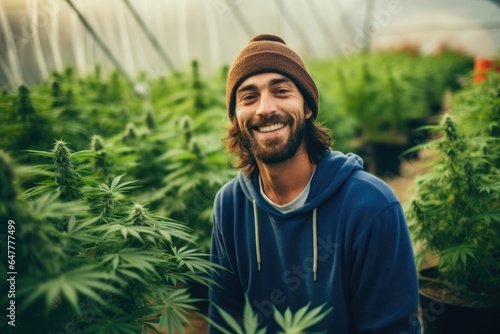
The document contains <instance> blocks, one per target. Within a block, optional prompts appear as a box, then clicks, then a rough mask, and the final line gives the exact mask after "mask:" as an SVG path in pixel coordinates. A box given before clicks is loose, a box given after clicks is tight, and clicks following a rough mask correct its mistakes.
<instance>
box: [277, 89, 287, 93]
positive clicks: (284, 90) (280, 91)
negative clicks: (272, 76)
mask: <svg viewBox="0 0 500 334" xmlns="http://www.w3.org/2000/svg"><path fill="white" fill-rule="evenodd" d="M286 93H288V89H285V88H281V89H277V90H276V94H286Z"/></svg>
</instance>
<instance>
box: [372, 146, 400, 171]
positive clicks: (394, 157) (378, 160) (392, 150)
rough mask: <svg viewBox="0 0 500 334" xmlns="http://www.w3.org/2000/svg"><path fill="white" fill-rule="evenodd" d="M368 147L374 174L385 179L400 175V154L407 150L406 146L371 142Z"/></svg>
mask: <svg viewBox="0 0 500 334" xmlns="http://www.w3.org/2000/svg"><path fill="white" fill-rule="evenodd" d="M368 146H369V148H368V150H369V155H370V156H371V158H372V159H371V160H372V162H373V172H374V173H375V174H377V175H379V176H386V177H390V176H398V175H400V169H399V168H400V166H401V160H402V157H401V154H402V153H403V152H404V151H405V150H406V149H407V148H408V146H407V145H406V144H400V143H377V142H372V143H369V144H368Z"/></svg>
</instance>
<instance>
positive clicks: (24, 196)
mask: <svg viewBox="0 0 500 334" xmlns="http://www.w3.org/2000/svg"><path fill="white" fill-rule="evenodd" d="M358 57H359V58H353V59H351V60H350V61H348V60H346V59H343V60H334V61H331V62H330V63H325V64H323V65H321V66H322V67H324V70H322V71H319V69H320V67H318V66H320V64H319V63H316V64H311V65H310V68H311V71H312V72H313V76H314V77H315V79H316V80H317V81H318V86H319V89H320V92H321V104H322V107H321V113H320V121H322V122H324V123H325V124H326V125H327V126H328V127H330V128H331V129H332V130H333V132H334V138H335V139H336V141H337V142H336V145H335V148H336V149H338V150H342V151H345V152H348V151H359V150H360V146H359V142H358V141H357V139H358V138H359V135H360V134H361V135H366V131H363V130H360V129H361V128H360V124H364V123H363V122H362V121H361V120H360V118H359V115H357V112H358V111H361V110H362V108H361V107H360V108H359V109H356V112H350V111H349V109H348V106H347V105H346V103H345V101H347V100H348V99H347V96H349V100H350V99H351V98H354V99H358V102H363V101H364V102H365V103H367V102H368V101H369V98H371V97H370V96H371V95H369V94H368V93H367V92H371V91H372V90H373V89H374V87H376V88H377V87H379V85H380V83H381V82H384V80H386V78H387V77H384V76H382V78H385V79H380V77H379V74H380V73H376V72H375V70H370V74H368V76H367V74H366V73H368V72H367V71H365V69H367V68H370V69H372V68H373V69H375V68H379V67H380V66H379V65H380V64H381V63H384V62H389V63H398V62H399V63H401V64H406V65H404V66H403V65H401V66H402V67H401V69H399V67H396V66H395V67H394V72H395V71H399V70H400V71H401V73H403V74H404V75H403V74H401V75H399V76H394V78H393V79H391V80H392V81H391V80H390V81H391V82H392V84H391V85H393V87H394V89H393V90H392V91H390V92H391V93H390V94H387V93H386V91H385V89H381V90H380V94H382V93H384V92H385V93H386V95H385V96H386V97H387V96H392V95H391V94H395V95H397V96H399V97H400V98H401V100H402V101H406V100H411V98H410V97H404V96H405V94H407V93H408V92H413V90H414V91H420V89H422V84H421V83H422V82H423V81H425V80H430V79H429V78H427V79H425V80H424V79H419V80H422V82H421V81H419V80H417V79H415V78H413V79H412V72H411V71H410V70H409V68H410V64H411V63H412V61H413V62H414V65H413V66H414V67H415V68H420V66H422V71H424V68H425V66H424V65H423V64H424V63H425V62H426V61H427V60H425V59H424V58H422V57H417V56H415V55H413V56H411V57H410V56H408V55H406V54H402V55H396V54H390V55H380V56H373V58H370V57H369V56H366V55H359V56H358ZM436 57H438V56H436ZM456 57H458V58H459V59H462V58H460V57H462V56H456ZM438 58H439V57H438ZM383 59H385V60H383ZM403 59H407V60H406V61H403ZM410 59H411V60H412V61H410ZM448 61H449V60H448ZM436 62H438V61H436ZM420 63H422V65H415V64H420ZM457 63H458V61H457ZM360 64H361V65H360ZM405 66H406V67H408V70H405V71H406V72H405V71H404V70H402V68H404V67H405ZM342 68H343V69H344V70H343V71H345V74H344V77H352V78H354V77H356V75H357V74H356V75H355V74H354V73H358V74H359V73H362V75H363V76H361V77H356V78H357V79H356V82H357V84H358V88H359V89H361V91H362V92H360V94H361V95H359V96H350V95H345V96H344V97H343V95H342V94H345V92H347V91H348V88H347V87H348V86H349V85H350V84H351V82H350V81H349V82H347V81H346V82H345V83H343V84H342V85H334V83H335V81H337V80H338V79H339V78H340V77H337V74H338V73H340V71H341V70H340V69H342ZM359 69H361V70H362V71H361V72H359V71H358V70H359ZM397 69H399V70H397ZM332 71H333V72H332ZM382 72H383V71H382ZM457 72H460V70H459V67H458V65H457V66H456V67H453V69H450V70H449V72H447V73H448V74H447V75H449V77H453V76H454V75H455V74H454V73H457ZM332 73H334V74H335V75H334V76H332ZM426 73H427V72H426ZM226 76H227V67H224V68H222V69H221V72H220V73H219V75H217V76H215V77H210V78H209V77H203V76H202V75H201V74H200V70H199V66H198V63H197V62H193V63H192V66H191V71H190V72H186V73H175V74H172V75H169V76H154V75H150V74H147V73H142V74H139V75H138V76H137V77H136V80H135V81H136V84H135V85H134V86H133V87H131V86H130V85H129V84H128V82H127V80H125V79H124V78H123V77H122V76H121V75H120V74H119V73H116V72H113V73H111V74H109V75H104V74H103V73H102V72H101V70H100V68H99V67H96V69H95V73H94V74H93V75H90V76H88V77H85V78H77V77H76V76H75V75H74V73H73V71H72V69H71V68H68V69H66V70H65V71H64V72H62V73H53V74H52V76H51V78H49V79H48V80H47V81H46V82H44V83H42V84H40V85H39V86H34V87H27V86H25V85H22V86H20V87H19V88H18V90H17V91H15V92H8V91H4V92H2V94H1V95H0V122H2V124H3V130H4V131H3V132H2V135H1V136H0V147H2V148H3V149H4V150H5V151H6V152H7V154H2V159H1V162H2V163H1V170H2V171H3V172H4V174H3V176H2V177H3V179H2V198H1V200H0V203H1V206H0V209H1V210H0V216H1V218H2V219H3V220H4V221H7V220H9V219H10V220H13V221H16V222H20V223H19V224H18V225H16V228H18V230H16V233H17V236H18V237H19V238H20V240H19V244H20V245H23V247H24V245H26V247H24V249H22V251H20V252H19V253H18V254H16V256H17V260H16V263H19V264H20V265H21V264H22V267H19V272H20V273H22V278H21V275H20V276H19V277H20V278H19V279H20V280H19V286H22V287H23V288H22V289H20V291H19V293H20V296H22V297H19V300H20V301H22V305H20V309H19V310H18V311H19V313H18V314H19V319H21V320H20V321H21V323H22V324H23V325H24V326H27V327H26V328H27V329H31V328H34V329H40V328H50V330H59V329H61V328H65V327H66V328H65V329H64V330H66V331H67V330H79V329H81V330H82V331H84V332H85V331H86V332H99V331H102V332H113V331H115V332H135V333H137V332H140V331H144V330H146V329H149V330H154V328H157V327H167V328H169V332H172V329H173V328H172V327H176V328H177V329H178V330H181V331H182V329H181V323H183V322H188V321H189V320H188V319H187V318H186V315H187V314H188V313H189V312H191V311H193V303H194V300H193V298H190V296H189V291H188V290H187V289H183V287H184V286H190V285H191V286H192V285H193V284H194V282H198V283H201V284H202V285H205V286H206V285H207V284H208V282H210V277H211V275H213V272H214V270H215V269H216V268H213V267H212V266H211V265H210V264H209V263H208V262H207V261H206V258H205V256H206V254H207V253H208V251H209V241H210V232H211V214H212V203H213V199H214V197H215V192H216V191H217V190H218V189H219V188H220V187H221V186H222V185H223V184H224V183H225V182H227V181H228V180H229V179H230V178H232V177H234V176H235V175H236V170H235V169H234V168H232V167H231V164H230V159H231V158H230V157H229V156H228V155H227V154H226V153H225V152H224V150H223V147H222V143H221V142H220V137H221V136H222V135H223V132H224V126H225V124H227V113H226V111H225V78H226ZM332 78H333V79H332ZM360 78H361V79H360ZM367 78H369V79H370V78H371V79H370V80H371V81H370V80H368V79H367ZM365 79H367V80H368V81H366V82H365V84H363V82H364V81H363V80H365ZM367 83H370V84H369V85H368V84H367ZM417 83H418V84H417ZM448 84H450V85H451V80H450V82H448ZM448 84H446V85H448ZM446 85H444V84H443V87H444V86H446ZM424 86H425V85H424ZM383 87H386V86H383ZM404 87H413V89H410V88H408V89H406V90H405V88H404ZM446 87H447V86H446ZM331 89H333V90H331ZM340 89H344V93H342V92H341V91H340ZM349 89H350V88H349ZM377 89H378V88H377ZM444 89H445V88H443V89H442V90H443V91H444ZM350 91H352V92H354V91H356V89H355V88H352V90H350ZM363 92H364V93H363ZM396 92H397V93H396ZM339 94H340V95H339ZM362 94H365V95H362ZM366 94H368V95H366ZM370 94H371V93H370ZM415 94H416V93H415ZM416 95H418V96H419V97H422V96H423V95H419V94H416ZM377 96H378V95H377ZM360 97H362V99H361V100H360ZM343 99H344V100H343ZM363 99H368V100H363ZM419 103H420V104H422V105H425V103H426V102H419ZM367 104H369V103H367ZM351 107H352V106H351ZM391 108H392V109H391ZM389 109H391V110H392V113H393V114H394V113H396V111H397V110H396V108H393V107H390V108H389ZM370 110H371V109H370ZM381 110H384V111H385V109H381ZM400 110H406V109H405V107H402V108H401V109H400ZM375 115H376V113H375ZM373 117H374V116H373V115H372V118H373ZM398 117H406V116H398ZM371 124H374V122H373V120H372V121H371ZM9 156H10V158H9ZM10 160H13V162H12V161H10ZM13 166H16V167H13ZM14 175H15V176H14ZM4 180H5V182H7V183H5V184H6V185H7V184H8V185H9V186H6V187H4V186H3V185H4ZM167 217H168V218H167ZM13 218H14V219H13ZM1 242H2V247H4V248H5V249H7V248H6V247H7V245H6V240H4V239H2V240H1ZM198 247H199V248H200V251H198V250H197V249H198ZM2 254H7V252H6V251H5V252H2ZM4 260H5V259H3V260H2V265H4V264H5V263H7V262H6V261H4ZM2 272H3V273H5V272H7V271H6V270H2ZM2 282H4V283H5V282H6V280H5V279H2ZM3 299H4V300H2V303H3V302H4V301H5V296H4V297H3ZM315 312H316V313H313V314H319V309H317V311H315ZM247 313H248V314H249V317H250V318H251V313H250V312H247ZM304 314H305V309H304V311H303V312H301V313H300V315H301V317H302V316H304ZM30 317H31V318H30ZM290 317H291V316H290V315H285V318H283V316H281V318H280V315H277V319H282V320H283V319H285V320H286V321H285V323H286V322H290V321H288V320H290V319H292V318H290ZM299 318H300V317H299ZM299 318H293V319H299ZM305 319H306V320H311V319H315V317H314V316H311V317H310V318H309V317H306V318H305ZM4 320H5V319H4ZM297 321H298V320H297ZM301 323H302V325H304V324H307V323H308V322H307V321H306V322H305V323H304V322H301ZM293 324H295V322H291V323H290V324H289V325H290V326H291V325H293ZM302 325H301V326H302ZM290 326H289V327H290ZM292 327H293V326H292ZM68 328H70V329H68ZM61 331H62V330H61Z"/></svg>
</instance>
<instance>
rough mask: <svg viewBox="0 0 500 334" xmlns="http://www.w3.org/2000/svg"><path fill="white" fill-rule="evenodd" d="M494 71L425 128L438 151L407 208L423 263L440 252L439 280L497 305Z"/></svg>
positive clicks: (499, 97)
mask: <svg viewBox="0 0 500 334" xmlns="http://www.w3.org/2000/svg"><path fill="white" fill-rule="evenodd" d="M499 112H500V76H498V75H491V76H490V78H489V80H488V81H487V82H485V83H484V84H481V85H470V86H469V87H467V88H465V89H464V90H463V91H462V92H460V93H459V94H458V95H457V97H456V98H455V102H454V104H453V110H452V111H451V112H450V113H449V114H446V115H445V116H444V117H443V119H442V122H441V123H440V124H439V125H437V126H434V127H431V130H432V131H434V132H435V133H436V139H435V140H433V141H431V142H430V143H429V144H428V147H429V148H430V149H432V150H434V151H436V152H437V155H438V156H437V158H436V159H435V160H433V161H431V162H430V164H429V166H430V167H431V168H430V169H429V171H428V172H426V173H425V174H424V175H422V176H421V177H419V178H418V180H417V183H416V194H415V197H414V198H413V200H412V202H411V205H410V206H409V208H408V209H407V216H408V220H409V222H410V223H411V226H410V231H411V233H412V236H413V238H414V240H415V241H416V242H417V243H419V244H421V246H422V250H421V251H420V252H418V254H417V259H418V262H419V263H423V262H424V261H425V259H426V258H428V256H430V255H438V258H439V259H438V261H439V262H438V270H439V274H440V277H441V278H442V279H443V280H448V281H453V282H455V284H458V285H463V286H466V287H467V289H468V290H470V291H472V292H475V293H478V294H487V295H488V294H489V295H490V296H493V298H494V297H495V294H497V295H496V298H497V300H496V302H497V303H499V304H500V298H499V297H500V295H498V292H499V291H500V169H499V166H500V165H499V161H500V131H499V129H500V128H499V125H500V122H499V121H500V118H499V114H500V113H499Z"/></svg>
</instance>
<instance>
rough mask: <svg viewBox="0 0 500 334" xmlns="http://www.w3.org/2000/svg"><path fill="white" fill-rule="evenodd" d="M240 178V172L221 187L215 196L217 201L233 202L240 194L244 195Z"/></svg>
mask: <svg viewBox="0 0 500 334" xmlns="http://www.w3.org/2000/svg"><path fill="white" fill-rule="evenodd" d="M239 178H240V175H239V174H238V175H237V176H235V177H234V178H233V179H231V180H230V181H228V182H227V183H226V184H224V185H223V186H222V187H221V188H220V189H219V191H218V192H217V194H216V196H215V202H216V203H223V202H224V203H228V202H232V201H235V200H237V198H238V197H239V196H241V195H243V190H242V188H241V184H240V180H239Z"/></svg>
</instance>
